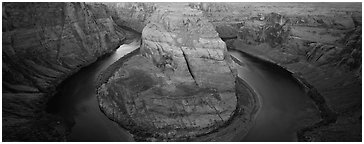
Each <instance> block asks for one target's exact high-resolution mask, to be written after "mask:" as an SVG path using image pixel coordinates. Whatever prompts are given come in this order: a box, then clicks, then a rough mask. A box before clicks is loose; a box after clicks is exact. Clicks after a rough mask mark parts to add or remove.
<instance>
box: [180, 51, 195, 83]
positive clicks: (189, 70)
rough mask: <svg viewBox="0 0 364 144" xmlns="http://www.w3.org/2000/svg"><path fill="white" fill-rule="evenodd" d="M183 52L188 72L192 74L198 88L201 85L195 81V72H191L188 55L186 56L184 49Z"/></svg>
mask: <svg viewBox="0 0 364 144" xmlns="http://www.w3.org/2000/svg"><path fill="white" fill-rule="evenodd" d="M181 51H182V54H183V58H184V59H185V61H186V64H187V69H188V72H189V73H190V75H191V76H192V78H193V80H194V81H195V83H196V85H197V86H199V85H198V83H197V81H196V79H195V75H194V74H193V72H192V70H191V66H190V63H189V62H188V60H187V55H186V53H185V52H184V51H183V49H182V48H181Z"/></svg>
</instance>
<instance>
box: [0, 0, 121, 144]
mask: <svg viewBox="0 0 364 144" xmlns="http://www.w3.org/2000/svg"><path fill="white" fill-rule="evenodd" d="M124 39H125V32H124V30H123V29H121V28H120V27H118V26H117V25H116V24H115V22H114V21H113V20H112V18H111V16H110V14H109V13H108V11H107V9H106V6H105V5H102V4H92V5H89V4H85V3H3V53H2V56H3V59H2V60H3V61H2V64H3V66H2V69H3V140H4V141H19V140H20V141H54V140H56V141H63V140H64V135H65V133H66V131H67V130H66V129H65V127H64V126H63V125H62V120H61V119H60V118H58V117H57V116H53V115H50V114H48V113H46V112H45V107H46V103H47V101H48V100H49V98H50V97H51V96H52V93H53V92H54V90H55V87H56V86H57V85H58V84H59V83H60V82H61V81H62V80H64V79H65V78H66V77H68V76H69V75H71V74H72V73H74V72H76V71H78V70H79V69H80V68H81V67H83V66H86V65H88V64H90V63H92V62H94V61H95V60H96V59H97V58H98V57H100V56H102V55H104V54H106V53H110V52H112V51H113V50H114V49H116V48H117V47H118V46H119V45H121V44H122V41H123V40H124Z"/></svg>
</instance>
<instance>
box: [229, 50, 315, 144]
mask: <svg viewBox="0 0 364 144" xmlns="http://www.w3.org/2000/svg"><path fill="white" fill-rule="evenodd" d="M229 52H230V54H231V55H232V56H234V57H235V58H237V59H239V60H240V61H241V62H242V63H243V65H242V68H241V69H239V70H238V72H239V76H240V77H241V78H242V79H243V80H245V81H246V82H247V83H248V84H249V85H250V86H251V87H252V88H253V89H254V90H255V91H256V92H257V93H258V95H259V97H260V101H261V103H262V107H261V108H260V110H259V112H258V115H257V117H256V121H255V125H254V126H253V127H252V128H251V129H250V131H249V133H248V134H247V135H246V136H245V138H244V139H241V140H239V141H247V142H249V141H250V142H268V141H270V142H277V141H278V142H281V141H297V138H296V137H297V136H296V131H297V130H298V125H299V121H300V120H302V119H303V118H305V117H306V114H307V111H310V109H309V107H310V106H313V103H312V101H311V100H310V98H309V97H308V96H306V95H305V93H304V91H303V90H302V89H301V87H300V86H299V85H298V83H297V82H296V81H295V79H293V77H292V76H291V75H290V73H289V72H287V71H285V70H283V69H282V68H279V67H277V66H275V65H273V64H269V63H266V62H263V61H261V60H258V59H256V58H253V57H250V56H248V55H246V54H243V53H241V52H238V51H229Z"/></svg>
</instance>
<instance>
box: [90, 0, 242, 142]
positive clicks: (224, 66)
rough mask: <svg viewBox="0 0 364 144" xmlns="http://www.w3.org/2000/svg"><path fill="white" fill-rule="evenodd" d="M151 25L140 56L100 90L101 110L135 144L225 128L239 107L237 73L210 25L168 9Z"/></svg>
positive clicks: (182, 9)
mask: <svg viewBox="0 0 364 144" xmlns="http://www.w3.org/2000/svg"><path fill="white" fill-rule="evenodd" d="M149 21H150V23H148V24H147V25H146V27H145V28H144V29H143V32H142V43H143V44H142V46H141V49H140V52H141V54H139V55H136V56H133V57H131V58H130V59H128V60H126V61H125V62H123V63H122V64H120V68H117V69H116V70H115V72H114V73H113V74H112V75H111V76H110V78H109V79H108V81H107V82H106V83H104V84H102V85H101V86H100V87H99V88H98V90H97V92H98V98H99V103H100V107H101V109H102V110H103V111H104V113H105V114H106V115H107V116H108V117H109V118H111V119H113V120H114V121H116V122H118V123H119V124H120V125H121V126H122V127H124V128H126V129H128V130H129V131H130V133H131V134H133V135H134V138H135V139H136V140H147V141H155V140H156V141H165V140H166V141H183V140H189V139H194V138H196V137H197V136H201V135H205V134H208V133H210V132H212V131H213V130H216V129H218V128H219V127H221V126H222V125H224V124H225V123H226V122H227V121H228V120H229V119H230V118H231V117H232V115H233V114H234V111H235V109H236V107H237V97H236V93H235V76H236V74H235V72H234V71H235V70H234V66H233V62H232V61H231V59H230V56H229V55H228V53H227V49H226V45H225V43H224V42H223V41H222V40H221V39H220V38H219V37H218V34H217V32H216V31H215V30H214V27H213V26H212V24H211V23H209V22H208V21H207V20H206V19H205V18H203V16H202V13H201V12H200V11H198V10H193V9H191V8H189V7H186V6H183V5H172V4H166V5H164V4H159V7H158V8H157V9H156V11H155V12H154V13H153V14H152V15H151V17H150V18H149Z"/></svg>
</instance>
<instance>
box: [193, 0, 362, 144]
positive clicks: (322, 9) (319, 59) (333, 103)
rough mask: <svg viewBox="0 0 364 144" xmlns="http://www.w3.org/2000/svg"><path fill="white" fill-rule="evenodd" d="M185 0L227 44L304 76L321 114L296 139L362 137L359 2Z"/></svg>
mask: <svg viewBox="0 0 364 144" xmlns="http://www.w3.org/2000/svg"><path fill="white" fill-rule="evenodd" d="M190 6H191V7H194V8H196V9H201V10H204V12H205V15H206V16H207V17H208V19H209V20H210V21H212V22H213V24H214V25H215V27H216V29H217V30H218V32H219V35H220V37H222V38H226V39H225V40H226V41H225V42H226V44H227V46H228V48H231V49H236V50H239V51H243V52H245V53H248V54H249V55H253V56H255V57H258V58H260V59H263V60H267V61H270V62H272V63H275V64H277V65H280V66H282V67H283V68H286V69H287V70H288V71H290V72H292V73H294V75H296V76H297V77H299V79H304V81H305V82H306V84H307V85H308V86H309V87H310V88H309V91H308V92H307V95H308V96H310V97H311V98H312V99H313V100H314V101H315V102H316V104H318V108H319V109H320V111H321V120H319V121H320V122H319V123H316V124H314V125H311V126H308V127H305V128H302V129H301V130H300V131H299V132H298V134H297V135H298V140H299V141H361V128H360V127H361V125H362V124H361V115H362V114H361V106H362V103H361V99H362V96H361V69H362V66H361V65H362V63H361V61H362V60H361V59H362V58H361V49H362V46H361V39H362V30H361V29H362V27H361V21H362V20H361V5H360V3H305V4H304V5H302V4H301V3H254V4H253V3H232V4H228V3H226V4H219V5H218V6H217V5H216V4H210V3H202V4H201V3H200V4H198V3H195V4H191V5H190ZM312 95H314V96H312ZM316 96H319V97H322V98H320V99H319V100H318V99H317V97H316ZM315 97H316V98H315Z"/></svg>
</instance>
